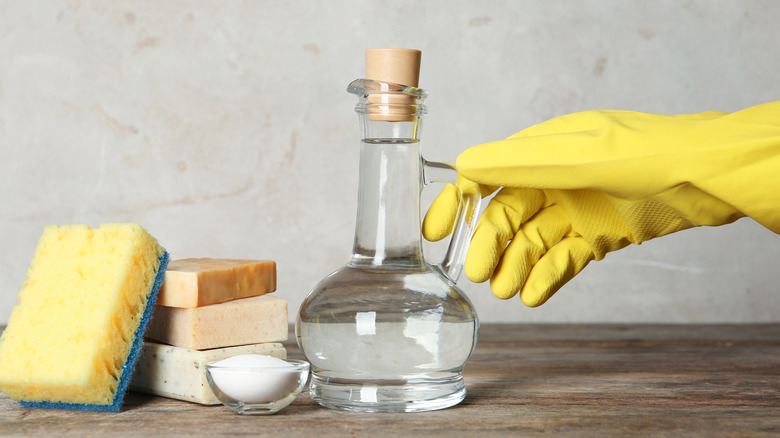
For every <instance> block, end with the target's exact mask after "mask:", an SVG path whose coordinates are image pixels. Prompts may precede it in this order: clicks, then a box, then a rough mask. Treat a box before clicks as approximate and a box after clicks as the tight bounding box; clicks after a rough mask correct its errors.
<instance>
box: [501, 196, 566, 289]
mask: <svg viewBox="0 0 780 438" xmlns="http://www.w3.org/2000/svg"><path fill="white" fill-rule="evenodd" d="M569 232H571V224H570V223H569V221H568V218H567V217H566V214H565V213H564V211H563V209H562V208H560V207H559V206H557V205H553V206H551V207H549V208H544V209H542V210H541V211H540V212H539V213H538V214H536V216H534V217H533V218H531V219H530V220H529V221H528V222H526V223H525V224H524V225H523V227H522V229H521V230H520V232H518V233H517V234H516V235H515V237H514V239H512V241H511V242H510V243H509V245H508V246H507V248H506V250H505V251H504V255H503V256H502V257H501V261H500V262H499V263H498V266H497V267H496V269H495V271H494V272H493V276H492V277H491V279H490V289H491V290H492V291H493V294H494V295H495V296H496V297H498V298H501V299H509V298H512V297H513V296H515V295H516V294H517V292H518V291H520V289H521V288H522V287H523V283H525V280H526V278H527V277H528V273H529V272H530V271H531V268H533V266H534V265H535V264H536V263H537V262H538V261H539V259H540V258H541V257H542V256H543V255H544V254H545V253H546V252H547V250H548V249H550V248H551V247H553V246H554V245H555V244H556V243H557V242H558V241H560V240H561V239H562V238H563V237H564V236H566V235H567V234H568V233H569Z"/></svg>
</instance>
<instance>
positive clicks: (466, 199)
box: [422, 159, 482, 282]
mask: <svg viewBox="0 0 780 438" xmlns="http://www.w3.org/2000/svg"><path fill="white" fill-rule="evenodd" d="M422 162H423V184H425V185H428V184H430V183H437V182H438V183H450V184H453V185H454V186H455V187H456V188H457V189H458V192H459V193H460V203H459V204H458V214H457V216H456V217H455V226H454V229H453V231H452V236H451V237H450V244H449V247H448V248H447V253H446V254H445V256H444V259H443V260H442V261H441V263H439V264H438V265H434V266H436V267H438V268H439V269H440V270H441V272H442V273H443V274H444V275H445V276H446V277H447V278H449V279H450V280H452V281H453V282H457V281H458V277H460V273H461V271H462V268H463V264H464V262H465V261H466V251H467V250H468V248H469V242H471V236H472V235H473V234H474V229H475V227H476V226H477V216H478V214H479V206H480V203H481V202H482V195H481V193H480V191H479V186H478V185H477V184H471V185H468V186H466V187H462V185H463V184H461V185H459V184H458V183H457V182H458V171H457V170H455V167H453V166H451V165H449V164H446V163H437V162H433V161H428V160H425V159H423V160H422Z"/></svg>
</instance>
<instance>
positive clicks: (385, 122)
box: [295, 79, 480, 412]
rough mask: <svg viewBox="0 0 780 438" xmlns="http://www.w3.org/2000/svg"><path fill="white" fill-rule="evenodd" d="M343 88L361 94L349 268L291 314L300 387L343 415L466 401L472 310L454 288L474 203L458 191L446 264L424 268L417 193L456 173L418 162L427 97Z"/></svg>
mask: <svg viewBox="0 0 780 438" xmlns="http://www.w3.org/2000/svg"><path fill="white" fill-rule="evenodd" d="M347 91H349V92H350V93H352V94H355V95H357V96H358V98H359V102H358V104H357V106H356V108H355V110H356V112H357V113H358V115H359V117H360V122H361V127H362V134H363V135H362V137H363V138H362V141H361V143H360V184H359V189H358V190H359V193H358V209H357V222H356V229H355V240H354V246H353V251H352V256H351V257H350V259H349V262H348V263H347V264H346V265H345V266H344V267H342V268H341V269H339V270H337V271H336V272H334V273H333V274H331V275H329V276H328V277H326V278H325V279H323V280H322V281H320V283H319V284H317V286H316V287H315V288H314V289H313V290H312V292H311V293H310V294H309V295H308V297H307V298H306V299H305V301H304V302H303V304H302V305H301V307H300V311H299V313H298V318H297V321H296V325H295V333H296V338H297V341H298V345H299V346H300V348H301V351H302V352H303V353H304V355H305V356H306V358H307V360H308V361H309V362H310V363H311V369H312V376H311V381H310V390H309V392H310V395H311V397H312V398H313V399H314V400H315V401H317V402H318V403H319V404H321V405H323V406H326V407H330V408H336V409H346V410H351V411H366V412H412V411H428V410H433V409H441V408H446V407H449V406H452V405H455V404H457V403H459V402H460V401H461V400H463V398H464V397H465V394H466V389H465V385H464V382H463V376H462V371H463V366H464V364H465V363H466V360H467V359H468V358H469V356H470V355H471V353H472V352H473V350H474V347H475V345H476V341H477V332H478V326H479V324H478V320H477V314H476V312H475V310H474V308H473V306H472V304H471V302H470V301H469V299H468V297H467V296H466V295H465V294H464V293H463V292H461V291H460V290H459V289H458V288H457V287H456V286H455V281H456V280H457V277H458V275H459V273H460V271H461V267H462V265H463V259H464V256H465V250H466V246H467V242H468V241H469V240H470V238H471V232H472V230H473V225H474V219H475V216H476V212H477V211H478V210H479V201H480V196H479V194H478V193H464V194H462V195H461V199H462V202H461V206H460V211H459V216H458V218H459V219H458V223H457V224H456V227H455V230H454V231H453V235H452V238H451V242H450V246H449V249H448V251H447V254H446V255H445V257H444V260H443V261H442V262H441V263H440V264H430V263H428V262H426V261H425V259H424V258H423V254H422V241H421V228H420V192H421V190H422V187H423V186H424V185H425V184H427V183H430V182H451V183H454V182H455V177H456V175H457V173H456V171H455V170H454V169H453V168H452V167H451V166H449V165H446V164H441V163H432V162H428V161H425V160H424V159H423V158H422V157H421V154H420V143H419V137H420V127H421V120H422V116H423V115H424V114H425V113H426V111H427V110H426V107H425V106H424V104H423V101H424V99H425V97H426V95H427V93H426V92H425V91H424V90H422V89H419V88H414V87H408V86H403V85H398V84H393V83H386V82H381V81H374V80H368V79H359V80H356V81H353V82H352V83H351V84H350V85H349V87H348V88H347Z"/></svg>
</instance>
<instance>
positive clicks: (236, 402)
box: [206, 360, 309, 415]
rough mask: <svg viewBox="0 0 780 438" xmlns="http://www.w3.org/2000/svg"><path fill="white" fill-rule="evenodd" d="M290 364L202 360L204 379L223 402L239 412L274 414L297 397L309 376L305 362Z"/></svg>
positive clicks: (290, 361) (246, 413) (299, 361)
mask: <svg viewBox="0 0 780 438" xmlns="http://www.w3.org/2000/svg"><path fill="white" fill-rule="evenodd" d="M285 362H287V363H289V364H290V365H291V366H277V367H237V366H220V365H217V364H216V363H215V362H210V363H207V364H206V379H207V380H208V382H209V386H210V387H211V390H212V391H213V392H214V395H215V396H217V398H218V399H219V401H221V402H222V403H223V404H224V405H225V406H227V407H229V408H231V409H233V410H234V411H235V412H236V413H238V414H242V415H265V414H275V413H277V412H279V411H280V410H282V409H283V408H285V407H287V405H289V404H290V403H292V402H293V400H295V398H296V397H298V394H300V393H301V391H302V390H303V388H304V387H305V386H306V382H307V381H308V380H309V363H308V362H306V361H302V360H286V361H285Z"/></svg>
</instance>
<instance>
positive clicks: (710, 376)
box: [0, 324, 780, 438]
mask: <svg viewBox="0 0 780 438" xmlns="http://www.w3.org/2000/svg"><path fill="white" fill-rule="evenodd" d="M290 339H291V340H292V339H293V338H292V337H291V338H290ZM287 347H288V351H289V356H290V357H291V358H300V357H301V354H300V352H299V350H298V348H297V346H296V345H295V342H294V341H291V342H288V343H287ZM465 376H466V385H467V389H468V395H467V397H466V400H464V401H463V402H462V403H461V404H460V405H458V406H455V407H452V408H449V409H445V410H441V411H434V412H425V413H413V414H358V413H350V412H342V411H335V410H330V409H325V408H322V407H320V406H319V405H317V404H316V403H314V402H313V401H312V400H311V399H310V398H309V397H308V395H307V394H304V395H302V396H301V397H299V398H298V399H297V400H296V401H295V402H294V403H293V404H292V405H290V406H289V407H287V408H286V409H284V410H282V411H281V412H279V413H278V414H276V415H273V416H252V417H250V416H239V415H236V414H234V413H233V412H232V411H230V410H228V409H227V408H225V407H223V406H201V405H198V404H193V403H187V402H182V401H177V400H171V399H165V398H160V397H154V396H149V395H144V394H136V393H129V394H128V397H127V398H126V401H125V406H124V408H123V410H122V412H120V413H97V412H73V411H61V410H48V409H34V410H30V409H25V408H22V407H20V406H19V405H18V404H16V403H15V402H13V401H12V400H10V399H9V398H8V397H7V396H5V395H4V394H0V435H1V436H22V435H24V436H27V435H29V436H43V435H54V436H114V435H116V436H150V435H160V436H162V435H165V436H220V435H225V436H227V435H230V436H235V435H251V436H264V435H268V436H276V437H295V436H307V437H308V436H313V437H328V436H347V437H375V436H380V437H381V436H393V437H398V436H400V437H402V438H411V437H417V436H423V437H426V438H428V437H437V436H446V437H460V436H463V437H489V436H538V435H548V436H555V437H569V436H577V437H579V436H583V437H594V436H618V437H626V436H652V437H663V436H670V437H687V436H705V437H717V436H750V437H761V436H766V437H778V436H780V324H758V325H601V324H599V325H521V324H503V325H483V327H482V329H481V331H480V342H479V344H478V347H477V349H476V351H475V353H474V355H473V356H472V357H471V359H470V360H469V363H468V364H467V366H466V371H465Z"/></svg>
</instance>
